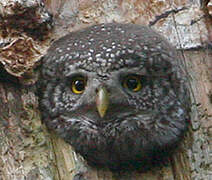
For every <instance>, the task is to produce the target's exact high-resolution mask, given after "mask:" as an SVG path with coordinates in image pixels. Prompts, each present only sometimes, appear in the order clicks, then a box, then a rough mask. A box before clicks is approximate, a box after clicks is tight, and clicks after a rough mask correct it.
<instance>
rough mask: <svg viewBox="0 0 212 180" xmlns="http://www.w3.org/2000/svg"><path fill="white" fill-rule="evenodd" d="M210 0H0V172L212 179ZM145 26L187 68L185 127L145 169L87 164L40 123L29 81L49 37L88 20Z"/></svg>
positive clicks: (97, 179) (63, 178)
mask: <svg viewBox="0 0 212 180" xmlns="http://www.w3.org/2000/svg"><path fill="white" fill-rule="evenodd" d="M211 16H212V1H209V0H205V1H204V0H192V1H191V0H190V1H189V0H182V1H177V0H97V1H94V0H72V1H71V0H46V1H41V0H28V1H24V0H20V1H16V0H3V1H0V179H2V180H16V179H17V180H21V179H27V180H28V179H29V180H34V179H36V180H37V179H41V180H42V179H45V180H51V179H55V180H71V179H73V176H74V175H75V174H76V173H77V172H78V171H81V172H83V173H82V174H81V175H82V176H83V177H84V178H85V179H87V180H141V179H142V180H143V179H147V180H150V179H151V180H191V179H195V180H200V179H204V180H210V179H212V157H211V152H212V142H211V138H212V50H211V49H212V17H211ZM112 21H113V22H122V23H127V22H129V23H136V24H145V25H147V26H151V27H152V28H153V29H155V30H156V31H158V32H159V33H161V34H162V35H164V36H165V37H166V38H167V39H169V41H170V42H171V43H172V44H173V45H175V46H176V48H177V49H178V50H179V53H180V54H181V57H182V58H181V61H180V63H181V64H182V65H183V66H185V68H186V70H187V72H188V77H189V78H188V80H189V82H190V86H191V88H190V89H191V97H192V113H191V117H192V118H191V124H190V129H189V132H188V133H187V134H186V136H185V138H184V141H183V142H182V143H181V145H180V147H179V149H177V151H176V153H174V154H173V155H172V156H171V157H170V158H169V160H168V161H167V162H166V164H165V165H164V166H160V167H155V168H153V169H151V170H149V171H148V172H143V173H141V172H119V173H113V172H110V171H109V170H105V169H104V170H103V169H94V168H92V167H88V166H87V165H86V162H84V160H83V159H82V158H81V157H79V155H77V154H75V153H74V151H73V150H72V149H71V146H70V145H68V144H66V143H65V142H64V141H63V140H62V139H60V138H58V137H57V136H56V135H55V134H54V133H53V132H49V131H47V130H46V128H45V125H43V124H42V123H41V118H40V113H39V107H38V99H37V96H36V94H35V86H34V84H35V82H36V81H37V80H38V78H37V77H38V76H37V72H38V71H39V66H38V65H39V64H40V62H41V61H40V59H41V57H42V55H44V54H45V53H46V50H47V49H48V47H49V46H50V44H51V42H52V40H55V39H57V38H59V37H61V36H64V35H65V34H67V33H68V32H70V31H75V30H78V29H81V28H84V27H86V26H90V25H91V24H97V23H106V22H112Z"/></svg>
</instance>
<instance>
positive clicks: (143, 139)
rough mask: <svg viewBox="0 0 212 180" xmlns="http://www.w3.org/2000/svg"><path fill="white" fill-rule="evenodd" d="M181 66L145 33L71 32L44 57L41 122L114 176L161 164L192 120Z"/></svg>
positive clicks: (119, 27) (131, 27) (135, 29)
mask: <svg viewBox="0 0 212 180" xmlns="http://www.w3.org/2000/svg"><path fill="white" fill-rule="evenodd" d="M178 59H179V57H178V56H177V53H176V51H175V49H174V48H173V47H172V46H171V45H170V44H169V43H168V42H167V41H166V40H165V39H164V38H163V37H161V36H160V35H159V34H157V33H156V32H155V31H153V30H152V29H151V28H149V27H145V26H141V25H135V24H116V23H110V24H100V25H94V26H91V27H88V28H85V29H82V30H79V31H76V32H71V33H69V34H68V35H66V36H65V37H62V38H60V39H59V40H57V41H55V42H54V43H53V44H52V46H51V47H50V48H49V50H48V53H47V54H46V55H45V56H44V58H43V67H42V78H41V79H40V81H41V84H42V88H41V90H40V108H41V111H42V115H43V121H44V122H45V124H46V125H47V127H48V128H49V129H51V130H53V131H55V132H56V133H57V134H58V135H59V136H60V137H62V138H63V139H64V140H65V141H66V142H68V143H69V144H71V145H72V147H73V148H74V150H75V151H76V152H77V153H79V154H81V155H82V156H83V157H84V159H86V160H87V162H88V163H89V164H92V165H96V166H106V167H109V168H111V169H116V168H122V167H131V166H134V165H135V164H143V163H147V164H148V163H150V162H153V161H154V160H156V159H160V157H161V156H163V155H166V154H167V153H168V152H170V149H173V148H175V147H176V145H177V144H178V143H179V141H180V140H181V139H182V137H183V135H184V133H185V131H186V130H187V127H188V121H189V118H190V117H189V111H190V102H189V92H188V88H187V85H186V78H185V73H184V72H183V70H182V68H180V67H179V65H178Z"/></svg>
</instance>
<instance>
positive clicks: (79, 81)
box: [71, 76, 86, 94]
mask: <svg viewBox="0 0 212 180" xmlns="http://www.w3.org/2000/svg"><path fill="white" fill-rule="evenodd" d="M85 86H86V79H85V78H84V77H81V76H79V77H75V78H74V79H73V80H72V83H71V90H72V92H73V93H75V94H82V93H83V92H84V90H85Z"/></svg>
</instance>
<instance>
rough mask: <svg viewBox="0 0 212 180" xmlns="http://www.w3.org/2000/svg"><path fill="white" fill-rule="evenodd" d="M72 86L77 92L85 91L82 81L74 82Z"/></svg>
mask: <svg viewBox="0 0 212 180" xmlns="http://www.w3.org/2000/svg"><path fill="white" fill-rule="evenodd" d="M74 85H75V88H76V90H77V91H83V90H84V89H85V83H84V81H83V80H76V81H75V82H74Z"/></svg>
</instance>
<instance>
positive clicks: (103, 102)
mask: <svg viewBox="0 0 212 180" xmlns="http://www.w3.org/2000/svg"><path fill="white" fill-rule="evenodd" d="M108 106H109V94H108V91H107V89H106V88H105V87H100V88H99V89H98V92H97V96H96V107H97V110H98V113H99V115H100V117H101V118H103V117H104V116H105V114H106V111H107V109H108Z"/></svg>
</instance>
